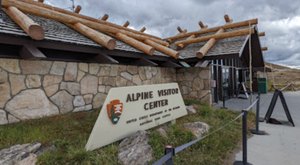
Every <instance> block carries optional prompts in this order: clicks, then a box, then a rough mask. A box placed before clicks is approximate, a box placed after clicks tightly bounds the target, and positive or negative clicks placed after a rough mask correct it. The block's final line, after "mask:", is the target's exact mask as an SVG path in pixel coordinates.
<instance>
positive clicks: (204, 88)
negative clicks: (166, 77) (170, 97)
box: [176, 67, 212, 105]
mask: <svg viewBox="0 0 300 165" xmlns="http://www.w3.org/2000/svg"><path fill="white" fill-rule="evenodd" d="M176 76H177V83H178V85H179V87H180V89H181V94H182V96H183V98H185V99H197V100H200V101H201V102H203V103H206V104H209V105H211V104H212V95H211V86H210V81H211V71H210V68H209V67H207V68H183V69H178V70H177V74H176Z"/></svg>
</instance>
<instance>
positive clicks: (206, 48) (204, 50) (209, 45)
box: [196, 28, 225, 59]
mask: <svg viewBox="0 0 300 165" xmlns="http://www.w3.org/2000/svg"><path fill="white" fill-rule="evenodd" d="M224 31H225V30H224V29H223V28H221V29H220V30H218V31H217V33H215V34H216V35H218V34H222V33H223V32H224ZM216 42H217V39H216V38H211V39H209V40H208V41H207V42H206V43H205V45H204V46H202V47H201V48H200V49H199V50H198V51H197V53H196V56H197V58H200V59H202V58H203V57H204V56H205V55H206V54H207V52H208V51H209V50H210V49H211V48H212V47H213V46H214V45H215V44H216Z"/></svg>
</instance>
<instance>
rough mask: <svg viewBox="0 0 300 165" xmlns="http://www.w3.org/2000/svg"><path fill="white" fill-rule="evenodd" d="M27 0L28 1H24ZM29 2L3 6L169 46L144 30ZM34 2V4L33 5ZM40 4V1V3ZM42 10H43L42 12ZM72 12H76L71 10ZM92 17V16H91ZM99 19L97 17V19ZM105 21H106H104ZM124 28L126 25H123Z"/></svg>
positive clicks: (6, 0)
mask: <svg viewBox="0 0 300 165" xmlns="http://www.w3.org/2000/svg"><path fill="white" fill-rule="evenodd" d="M24 1H26V2H24ZM29 2H33V1H28V2H27V0H18V1H14V0H2V6H4V7H9V6H15V7H17V8H19V9H20V10H22V11H24V12H27V13H30V14H34V15H37V16H41V17H45V18H49V19H53V20H56V21H59V22H63V23H65V24H75V23H78V22H79V23H82V24H84V25H86V26H89V27H91V28H93V29H95V30H98V31H101V32H104V33H112V34H117V33H123V34H126V35H127V36H130V37H131V38H135V39H137V40H140V41H144V40H146V39H150V40H153V41H155V42H157V43H159V44H162V45H165V46H169V43H168V42H166V41H163V40H161V39H158V38H154V37H150V36H147V35H144V34H145V33H142V32H138V33H137V32H136V31H135V32H132V31H129V29H128V28H126V30H124V29H120V28H116V27H114V26H112V25H107V24H106V25H105V24H102V23H99V22H95V21H91V20H88V19H83V18H81V17H79V16H82V15H80V14H78V15H79V16H74V15H71V14H65V13H63V12H58V11H56V10H52V9H48V8H46V7H40V6H38V5H36V3H29ZM32 4H34V5H32ZM38 4H39V3H38ZM41 11H42V12H41ZM63 11H64V12H67V11H65V10H63ZM71 13H72V14H76V13H73V12H71ZM89 18H90V17H89ZM95 20H97V19H95ZM104 22H105V21H104ZM123 28H124V27H123Z"/></svg>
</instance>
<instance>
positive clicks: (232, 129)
mask: <svg viewBox="0 0 300 165" xmlns="http://www.w3.org/2000/svg"><path fill="white" fill-rule="evenodd" d="M186 103H187V104H197V105H199V106H198V107H199V108H198V109H197V113H196V114H194V115H188V116H186V117H183V118H181V119H178V120H177V122H176V125H170V124H167V134H168V138H164V137H161V136H160V134H159V133H158V132H157V131H156V129H152V130H150V142H149V143H150V145H151V146H152V148H153V150H154V155H153V156H154V157H155V158H156V159H158V158H160V157H161V156H163V153H164V146H165V145H167V144H170V145H173V146H179V145H181V144H184V143H186V142H189V141H191V140H192V139H194V136H193V134H192V133H191V132H189V131H186V130H185V129H183V126H182V125H183V123H186V122H193V121H203V122H206V123H208V124H209V125H210V127H211V129H210V131H213V130H215V129H216V128H218V127H219V126H222V125H223V124H224V123H226V122H228V121H230V120H232V119H233V118H235V117H236V116H237V115H238V113H234V112H231V111H228V110H212V109H211V108H210V107H209V106H206V105H200V103H199V102H197V101H193V100H187V101H186ZM98 113H99V111H98V110H97V111H96V110H95V111H91V112H80V113H73V114H67V115H61V116H55V117H49V118H44V119H39V120H31V121H26V122H21V123H16V124H12V125H5V126H0V149H1V148H6V147H9V146H11V145H14V144H23V143H32V142H41V143H42V145H43V146H44V147H47V146H55V149H54V150H52V151H48V152H46V153H44V154H43V155H41V156H39V158H38V164H43V165H44V164H46V165H47V164H49V165H52V164H72V165H73V164H75V165H76V164H118V160H117V153H118V144H119V142H115V143H113V144H111V145H108V146H106V147H104V148H101V149H98V150H96V151H92V152H91V151H90V152H86V151H85V150H84V146H85V144H86V142H87V139H88V137H89V134H90V132H91V130H92V128H93V125H94V123H95V121H96V118H97V116H98ZM250 117H251V120H252V121H253V118H254V117H253V115H252V116H250ZM240 141H241V121H240V120H238V121H237V122H235V123H233V124H232V125H230V126H229V127H227V128H226V129H224V130H223V131H221V132H218V133H216V134H214V135H212V136H209V137H208V138H206V139H205V140H203V141H201V142H199V143H197V144H195V145H194V146H192V147H190V148H188V149H186V150H184V151H183V152H182V153H180V154H178V155H176V157H175V163H176V164H216V165H217V164H224V160H226V159H228V157H229V156H230V155H231V152H232V151H233V150H234V149H235V148H237V146H239V145H238V144H239V142H240Z"/></svg>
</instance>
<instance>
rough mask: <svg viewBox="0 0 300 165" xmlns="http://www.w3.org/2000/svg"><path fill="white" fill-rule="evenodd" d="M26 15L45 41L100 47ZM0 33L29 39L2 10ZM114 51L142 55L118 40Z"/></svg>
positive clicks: (66, 29)
mask: <svg viewBox="0 0 300 165" xmlns="http://www.w3.org/2000/svg"><path fill="white" fill-rule="evenodd" d="M27 15H28V16H29V17H30V18H31V19H32V20H33V21H35V22H36V23H38V24H40V25H41V26H42V27H43V29H44V30H45V40H49V41H58V42H64V43H71V44H76V45H85V46H93V47H102V46H101V45H99V44H97V43H95V42H94V41H92V40H90V39H88V38H86V37H85V36H83V35H81V34H80V33H78V32H76V31H74V30H73V29H71V28H69V27H68V26H66V25H64V24H62V23H60V22H57V21H55V20H51V19H47V18H42V17H38V16H34V15H30V14H27ZM0 33H4V34H12V35H17V36H26V37H29V36H28V35H27V34H26V33H25V32H24V31H23V30H22V29H21V28H20V27H19V26H18V25H17V24H16V23H15V22H14V21H12V20H11V19H10V18H9V16H8V15H7V14H6V13H5V12H4V11H3V10H2V9H0ZM116 49H117V50H123V51H129V52H139V53H142V52H141V51H139V50H137V49H135V48H133V47H131V46H130V45H127V44H125V43H123V42H121V41H119V40H117V45H116ZM154 55H158V56H166V55H163V54H162V53H160V52H157V51H156V52H155V53H154Z"/></svg>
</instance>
